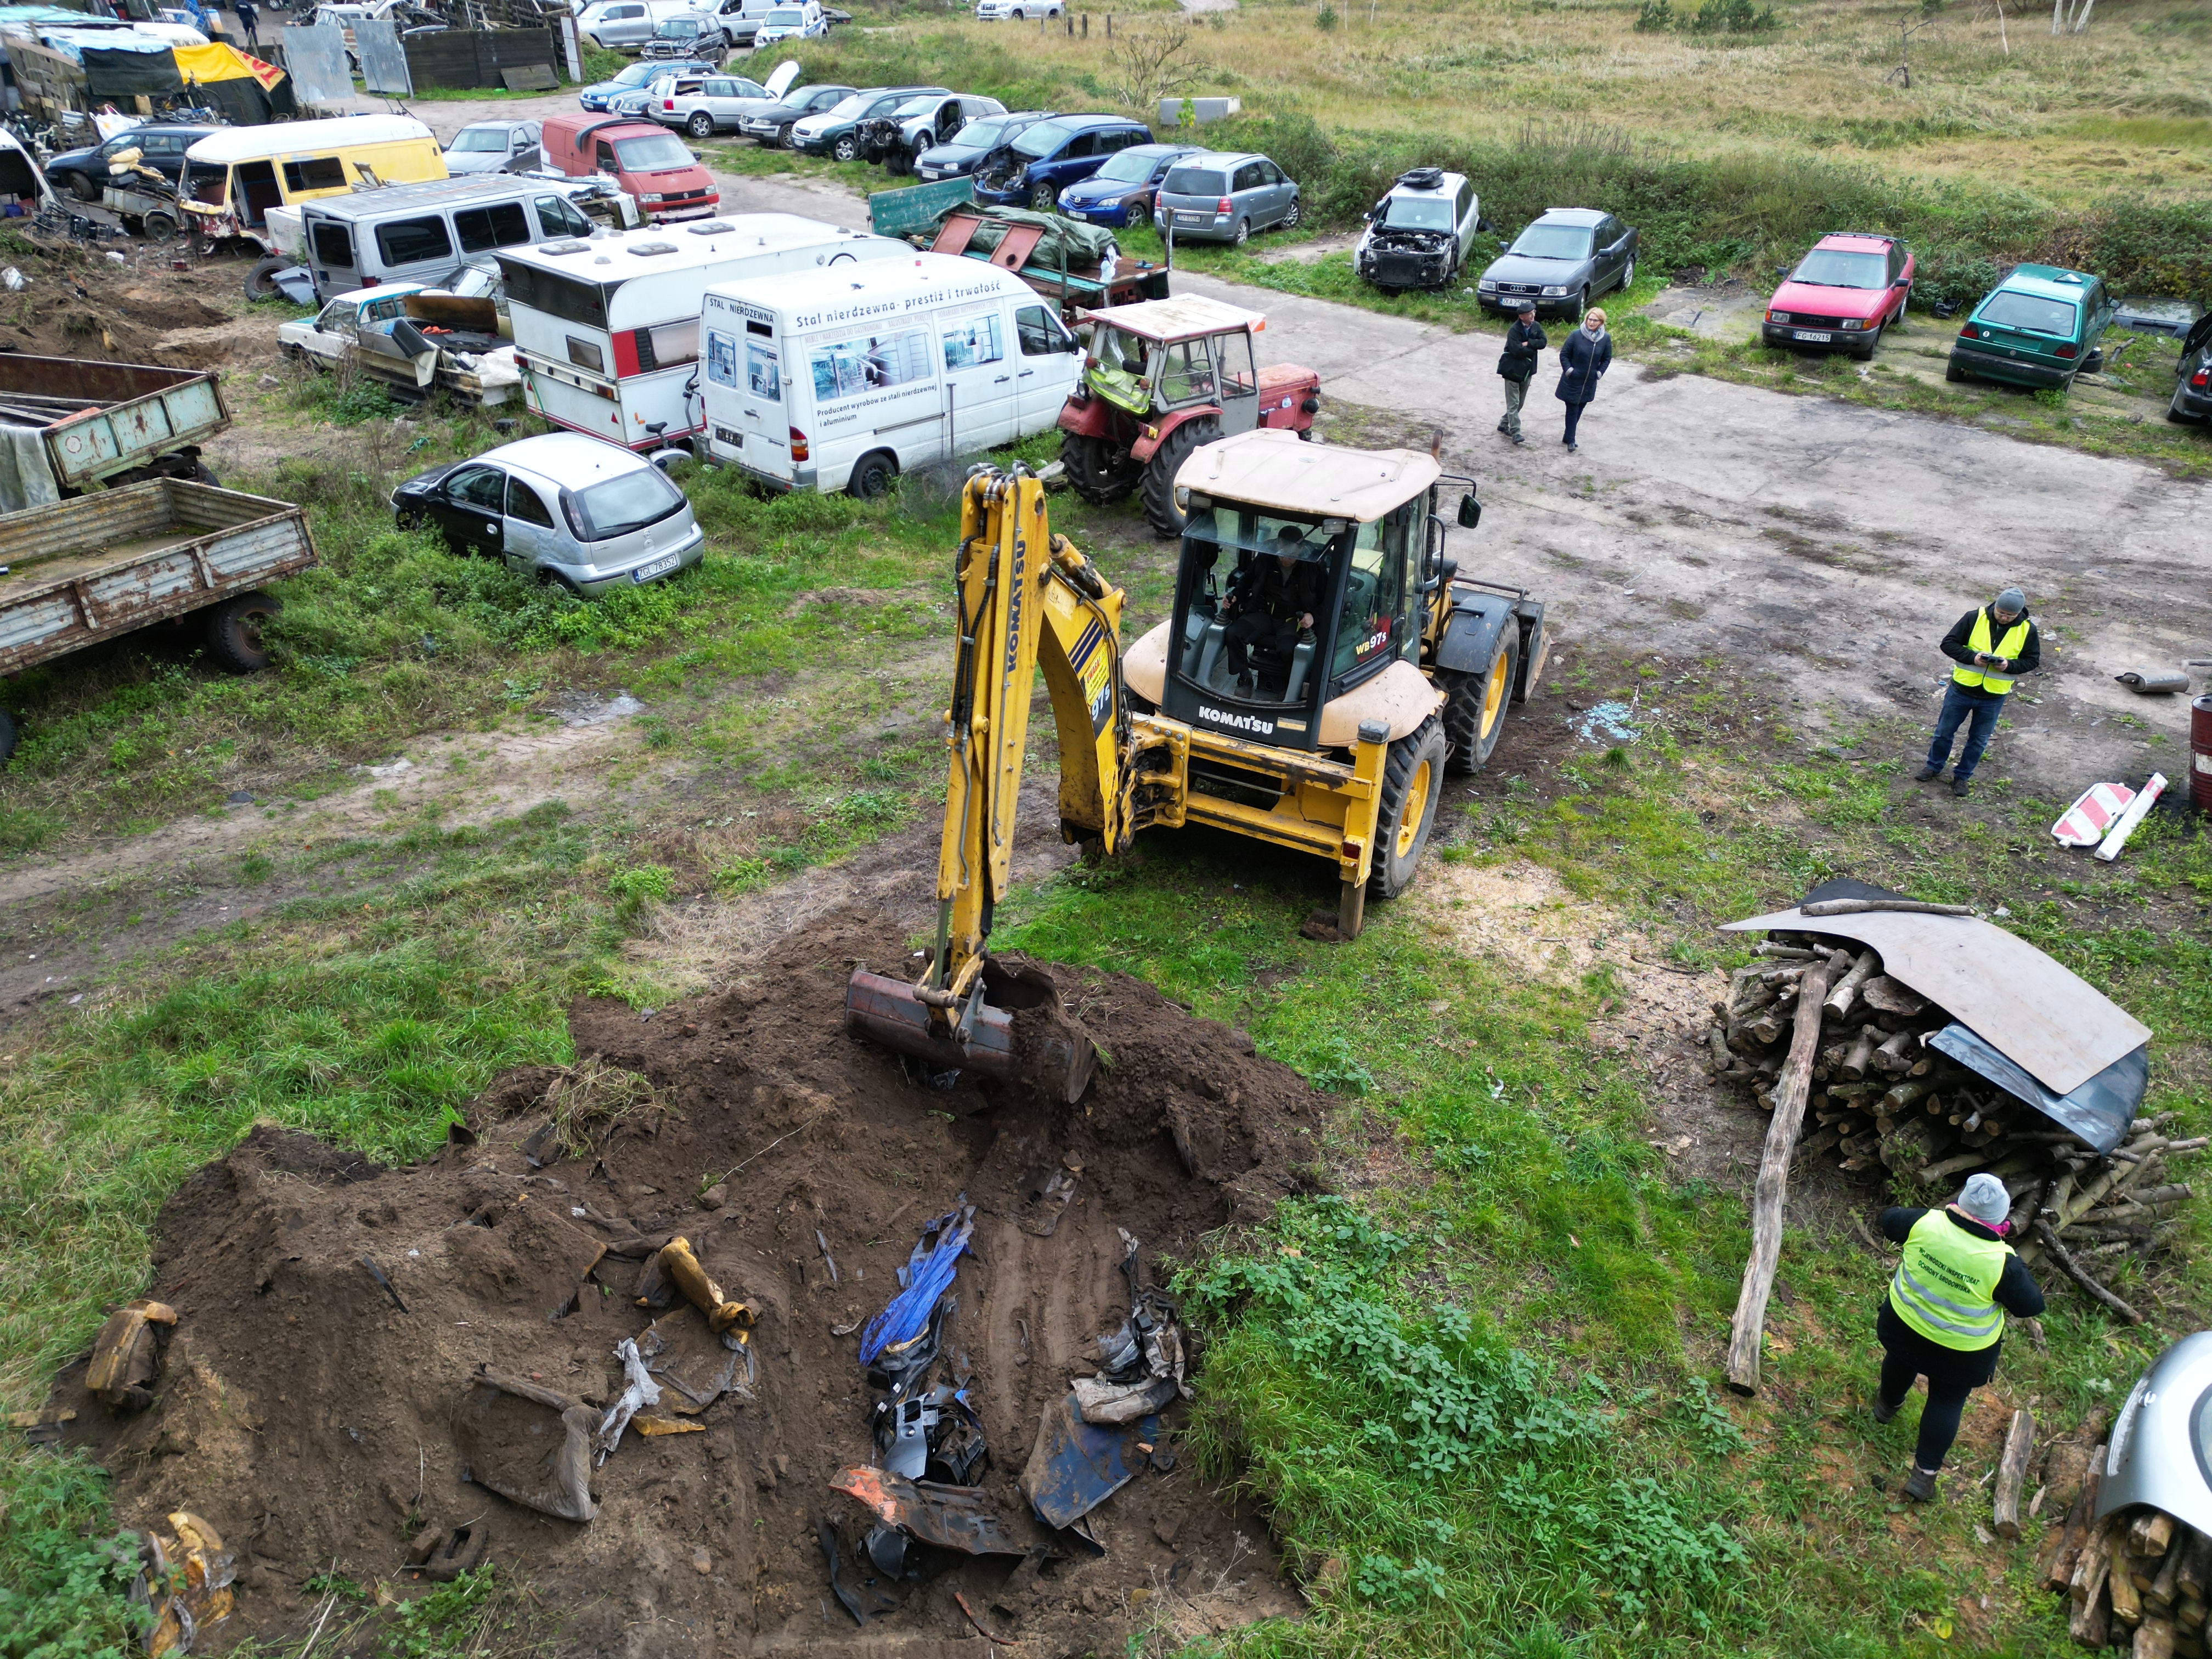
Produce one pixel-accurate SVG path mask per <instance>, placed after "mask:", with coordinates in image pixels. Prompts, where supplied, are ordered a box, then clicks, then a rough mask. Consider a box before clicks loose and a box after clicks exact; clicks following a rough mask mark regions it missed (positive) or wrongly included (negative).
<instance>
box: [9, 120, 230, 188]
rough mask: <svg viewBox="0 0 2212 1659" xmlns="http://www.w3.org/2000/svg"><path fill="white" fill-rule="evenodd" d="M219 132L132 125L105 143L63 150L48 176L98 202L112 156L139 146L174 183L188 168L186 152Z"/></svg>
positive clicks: (143, 157) (144, 156) (150, 164)
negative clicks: (211, 134)
mask: <svg viewBox="0 0 2212 1659" xmlns="http://www.w3.org/2000/svg"><path fill="white" fill-rule="evenodd" d="M215 131H220V129H218V128H216V127H179V126H158V125H147V126H143V127H133V128H131V130H130V131H128V132H118V133H117V134H116V135H115V137H112V138H110V139H107V140H106V141H105V142H104V143H97V144H88V145H87V146H86V147H85V148H84V149H71V150H64V151H63V152H62V154H60V155H57V156H55V157H54V159H53V160H52V161H49V162H47V163H46V177H47V179H49V180H50V181H52V184H53V185H54V186H55V187H56V188H57V189H65V190H67V191H70V193H71V194H72V195H74V196H75V197H76V198H77V200H78V201H80V202H97V201H98V200H99V199H100V191H103V190H105V189H106V188H107V163H108V160H109V158H110V157H111V156H115V155H121V154H122V153H123V152H124V151H125V150H126V149H136V150H138V151H139V152H140V153H141V154H140V160H141V161H143V163H144V164H145V165H146V166H148V167H152V168H153V169H154V170H155V172H157V173H161V175H162V176H163V177H164V178H166V179H168V180H169V181H170V182H171V183H172V184H174V183H175V182H176V180H177V179H179V177H180V176H181V175H182V174H183V173H184V170H185V151H186V150H188V149H191V147H192V146H193V145H194V144H196V143H199V141H200V140H201V139H203V138H204V137H207V136H208V134H210V133H211V132H215Z"/></svg>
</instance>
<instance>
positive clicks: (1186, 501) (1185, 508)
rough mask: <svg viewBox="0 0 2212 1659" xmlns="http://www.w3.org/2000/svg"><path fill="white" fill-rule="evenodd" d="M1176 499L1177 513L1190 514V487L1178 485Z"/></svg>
mask: <svg viewBox="0 0 2212 1659" xmlns="http://www.w3.org/2000/svg"><path fill="white" fill-rule="evenodd" d="M1175 498H1176V511H1177V512H1179V513H1188V512H1189V511H1190V486H1189V485H1188V484H1177V485H1176V487H1175Z"/></svg>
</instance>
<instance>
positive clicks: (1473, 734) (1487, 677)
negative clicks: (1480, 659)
mask: <svg viewBox="0 0 2212 1659" xmlns="http://www.w3.org/2000/svg"><path fill="white" fill-rule="evenodd" d="M1520 665H1521V630H1520V629H1518V628H1516V627H1513V626H1510V624H1509V625H1508V627H1507V628H1506V629H1505V631H1504V634H1502V635H1500V636H1499V637H1498V649H1497V650H1496V652H1494V653H1492V656H1491V659H1490V666H1489V667H1487V668H1486V669H1484V670H1482V671H1480V673H1474V674H1462V673H1455V672H1453V671H1451V670H1450V669H1448V668H1446V669H1439V670H1437V687H1438V688H1439V689H1440V690H1443V692H1445V693H1446V694H1447V696H1449V698H1450V701H1449V702H1446V703H1445V704H1444V709H1443V719H1444V735H1445V736H1446V737H1447V738H1450V739H1451V760H1450V763H1449V765H1448V766H1447V768H1446V770H1448V771H1449V772H1450V773H1451V774H1452V775H1454V776H1455V777H1465V776H1467V775H1468V774H1469V773H1471V772H1480V770H1482V769H1483V767H1484V765H1485V764H1486V763H1487V762H1488V761H1489V759H1490V751H1491V750H1493V749H1495V748H1497V747H1498V733H1499V732H1503V731H1504V729H1505V711H1506V710H1507V709H1508V708H1510V707H1511V706H1512V702H1513V682H1514V679H1515V678H1516V673H1517V671H1518V670H1519V668H1520Z"/></svg>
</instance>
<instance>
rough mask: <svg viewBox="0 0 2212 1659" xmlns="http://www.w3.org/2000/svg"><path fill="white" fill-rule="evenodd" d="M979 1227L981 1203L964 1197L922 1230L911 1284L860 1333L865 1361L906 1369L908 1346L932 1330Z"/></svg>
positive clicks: (909, 1273) (909, 1272)
mask: <svg viewBox="0 0 2212 1659" xmlns="http://www.w3.org/2000/svg"><path fill="white" fill-rule="evenodd" d="M974 1233H975V1206H974V1205H973V1204H969V1203H968V1202H966V1201H965V1199H964V1196H963V1200H961V1201H959V1202H957V1203H956V1204H955V1205H954V1206H953V1207H952V1208H951V1209H950V1210H947V1211H946V1212H945V1213H944V1214H943V1215H941V1216H939V1217H938V1218H936V1219H935V1220H934V1221H933V1222H931V1223H930V1224H929V1225H928V1226H927V1227H925V1228H923V1229H922V1232H921V1238H920V1239H919V1240H917V1241H916V1242H915V1247H914V1249H913V1251H912V1253H911V1254H910V1255H908V1257H907V1264H906V1269H905V1272H904V1273H903V1274H902V1277H903V1278H904V1279H905V1281H906V1288H905V1289H904V1290H902V1291H900V1292H899V1293H898V1294H897V1295H896V1296H895V1297H892V1298H891V1300H890V1304H889V1305H888V1306H886V1307H885V1308H884V1310H883V1311H882V1312H881V1313H879V1314H878V1315H877V1316H875V1317H874V1318H873V1319H871V1320H870V1321H869V1322H867V1325H866V1328H864V1329H863V1330H862V1331H861V1333H860V1363H861V1364H863V1365H869V1364H872V1365H874V1366H876V1367H877V1368H878V1370H886V1371H889V1370H902V1369H904V1368H905V1367H906V1366H907V1364H908V1363H909V1362H908V1359H907V1358H906V1357H905V1356H906V1353H907V1352H908V1350H911V1349H913V1348H915V1345H916V1344H917V1342H919V1340H921V1338H922V1337H923V1336H925V1335H927V1334H928V1333H929V1331H930V1328H931V1324H932V1321H931V1317H930V1316H931V1314H932V1313H933V1311H934V1310H935V1309H936V1306H937V1299H938V1297H941V1296H943V1295H944V1294H945V1291H947V1290H949V1289H950V1288H951V1285H952V1278H953V1275H954V1273H957V1271H958V1270H959V1266H960V1258H961V1256H962V1255H963V1254H964V1253H965V1252H966V1250H967V1249H968V1241H969V1238H970V1237H972V1236H973V1235H974Z"/></svg>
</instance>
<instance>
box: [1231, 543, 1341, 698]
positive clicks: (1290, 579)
mask: <svg viewBox="0 0 2212 1659" xmlns="http://www.w3.org/2000/svg"><path fill="white" fill-rule="evenodd" d="M1304 545H1305V532H1304V531H1303V530H1301V529H1299V528H1298V526H1296V525H1292V524H1286V525H1285V526H1283V527H1282V528H1281V529H1280V530H1279V531H1278V532H1276V533H1275V549H1274V551H1273V554H1272V555H1269V556H1263V557H1261V558H1256V559H1255V560H1253V561H1252V562H1251V563H1250V564H1249V565H1248V566H1247V567H1246V568H1245V569H1244V572H1243V575H1242V576H1241V577H1240V578H1239V580H1238V581H1237V586H1236V588H1235V589H1234V591H1232V592H1231V594H1230V595H1229V603H1228V605H1226V607H1225V609H1226V611H1227V612H1228V614H1229V617H1230V618H1231V620H1230V623H1229V626H1228V627H1227V629H1225V630H1224V631H1223V633H1222V636H1221V637H1222V643H1223V644H1224V645H1225V646H1226V647H1228V658H1229V671H1230V672H1231V673H1232V674H1234V675H1235V676H1236V677H1237V695H1238V696H1247V697H1249V696H1251V695H1252V694H1253V693H1254V692H1255V690H1257V689H1258V688H1257V685H1256V684H1255V680H1254V678H1253V673H1252V669H1251V667H1250V665H1249V661H1248V659H1247V656H1246V653H1248V652H1249V650H1250V649H1251V648H1252V647H1254V646H1258V647H1261V648H1262V649H1264V650H1267V651H1272V652H1287V651H1289V650H1290V649H1291V647H1294V646H1295V645H1297V641H1298V635H1299V634H1300V633H1301V632H1302V631H1303V630H1304V629H1309V628H1311V627H1312V626H1313V620H1314V619H1313V612H1314V606H1315V605H1318V604H1319V603H1320V602H1321V567H1320V566H1319V565H1318V564H1316V563H1314V562H1311V561H1310V560H1308V559H1304V558H1302V557H1301V556H1300V553H1301V551H1302V550H1303V549H1304Z"/></svg>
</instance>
